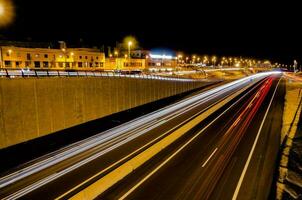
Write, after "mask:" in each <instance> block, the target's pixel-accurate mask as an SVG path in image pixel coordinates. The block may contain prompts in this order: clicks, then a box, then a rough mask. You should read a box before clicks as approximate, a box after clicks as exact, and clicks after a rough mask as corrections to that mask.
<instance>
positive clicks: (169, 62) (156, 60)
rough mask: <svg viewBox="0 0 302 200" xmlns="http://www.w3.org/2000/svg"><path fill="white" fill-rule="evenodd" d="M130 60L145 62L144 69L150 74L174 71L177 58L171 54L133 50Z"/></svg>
mask: <svg viewBox="0 0 302 200" xmlns="http://www.w3.org/2000/svg"><path fill="white" fill-rule="evenodd" d="M131 57H132V58H141V59H145V60H146V69H147V70H149V71H152V72H157V71H174V70H175V69H176V67H177V58H176V57H174V56H173V53H170V54H167V55H166V54H164V53H162V52H160V53H159V52H157V53H156V52H152V51H149V50H133V51H131Z"/></svg>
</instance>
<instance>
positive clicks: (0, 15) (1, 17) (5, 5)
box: [0, 0, 15, 28]
mask: <svg viewBox="0 0 302 200" xmlns="http://www.w3.org/2000/svg"><path fill="white" fill-rule="evenodd" d="M14 10H15V9H14V6H13V3H12V1H11V0H0V28H1V27H5V26H7V25H9V24H11V23H12V22H13V19H14V17H15V13H14Z"/></svg>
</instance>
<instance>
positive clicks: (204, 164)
mask: <svg viewBox="0 0 302 200" xmlns="http://www.w3.org/2000/svg"><path fill="white" fill-rule="evenodd" d="M217 150H218V148H216V149H215V150H214V151H213V152H212V153H211V155H210V156H209V157H208V159H207V160H206V161H205V162H204V163H203V165H202V166H201V167H204V166H206V164H207V163H208V162H209V161H210V159H211V158H212V157H213V156H214V154H215V153H216V151H217Z"/></svg>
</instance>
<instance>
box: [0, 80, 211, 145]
mask: <svg viewBox="0 0 302 200" xmlns="http://www.w3.org/2000/svg"><path fill="white" fill-rule="evenodd" d="M206 84H209V83H208V82H199V81H195V82H180V81H179V82H178V81H171V80H144V79H135V78H118V77H116V78H100V77H64V78H62V77H55V78H25V79H22V78H20V79H6V78H3V79H0V149H2V148H5V147H8V146H11V145H14V144H18V143H21V142H25V141H28V140H31V139H34V138H37V137H41V136H44V135H47V134H50V133H53V132H56V131H59V130H63V129H66V128H69V127H72V126H75V125H78V124H81V123H84V122H88V121H91V120H95V119H98V118H101V117H104V116H107V115H110V114H113V113H116V112H119V111H123V110H126V109H129V108H133V107H136V106H139V105H143V104H146V103H149V102H152V101H156V100H159V99H162V98H165V97H169V96H173V95H175V94H179V93H182V92H186V91H189V90H192V89H195V88H198V87H202V86H204V85H206Z"/></svg>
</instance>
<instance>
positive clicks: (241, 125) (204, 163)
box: [0, 75, 282, 199]
mask: <svg viewBox="0 0 302 200" xmlns="http://www.w3.org/2000/svg"><path fill="white" fill-rule="evenodd" d="M277 76H278V75H273V77H271V76H269V77H268V75H256V77H253V78H251V77H248V78H245V79H242V80H239V81H235V82H232V83H229V84H226V85H223V86H219V87H217V88H214V89H211V90H209V91H205V92H202V93H201V94H197V95H195V96H192V97H190V98H188V99H185V100H183V101H180V102H177V103H175V104H173V105H171V106H168V107H166V108H163V109H160V110H158V111H155V112H153V113H151V114H148V115H145V116H142V117H140V118H138V119H135V120H133V121H130V122H128V123H125V124H122V125H120V126H118V127H115V128H113V129H110V130H108V131H105V132H102V133H100V134H98V135H96V136H93V137H91V138H88V139H85V140H83V141H80V142H77V143H75V144H73V145H70V146H68V147H66V148H63V149H60V150H59V151H56V152H53V153H51V154H48V155H45V156H43V157H41V158H38V159H36V160H34V161H32V162H30V163H28V164H27V165H25V166H24V168H21V169H18V170H17V171H15V172H13V173H11V174H7V175H6V176H4V177H0V198H4V199H16V198H21V197H22V198H24V199H41V197H43V199H54V198H57V197H58V196H60V195H62V194H64V195H63V196H61V197H62V198H63V199H64V198H68V197H70V196H72V195H73V194H75V193H76V192H78V191H79V190H80V189H82V188H85V187H86V186H88V185H89V184H91V183H93V182H94V181H96V180H97V179H99V178H101V177H103V176H104V175H106V174H108V173H109V172H110V171H112V170H114V169H116V168H117V167H118V166H120V165H121V164H123V163H125V162H127V161H128V160H129V159H131V158H132V157H134V156H136V155H137V154H139V153H140V152H142V151H144V150H145V149H146V148H148V147H149V146H151V145H152V144H154V143H156V142H158V141H159V140H161V139H162V138H164V137H166V136H167V135H169V134H170V133H171V132H173V131H174V130H176V129H177V128H179V127H181V126H182V125H183V124H184V123H186V122H188V121H190V120H192V119H193V118H194V117H196V116H198V115H200V114H201V113H203V112H205V111H206V110H207V109H209V108H210V107H212V106H213V105H215V104H217V103H219V102H220V101H222V100H223V99H225V98H227V97H228V96H230V95H232V94H234V93H235V92H237V91H238V90H240V89H242V88H245V87H247V86H250V88H249V89H247V91H246V92H245V93H244V94H243V95H241V96H239V97H237V98H235V99H234V100H233V101H231V102H230V103H228V104H227V105H226V106H224V107H223V108H221V109H219V110H218V111H217V112H215V113H212V115H211V116H210V117H208V118H207V119H205V120H204V121H203V122H201V123H200V124H199V125H198V126H197V127H194V128H192V129H191V130H190V131H188V132H187V133H186V134H185V135H184V136H183V137H181V138H180V139H178V140H177V141H176V142H175V143H173V144H172V145H170V146H169V147H168V148H166V149H164V150H163V151H162V152H160V153H159V154H158V155H156V156H155V157H154V158H153V159H151V160H150V161H148V162H147V163H146V164H144V165H143V166H142V167H140V168H139V169H138V170H136V171H134V173H132V174H131V175H129V176H128V177H126V179H125V180H122V181H121V182H120V183H118V184H117V185H115V186H114V187H112V188H111V189H109V190H108V191H106V192H105V193H104V194H103V195H102V196H100V198H102V199H103V198H104V199H116V198H119V197H123V196H124V195H125V198H130V199H132V198H133V199H142V198H143V199H167V198H169V199H170V198H171V199H174V198H175V199H177V198H181V199H192V198H194V199H200V198H209V197H212V196H213V197H214V196H215V195H213V194H217V195H218V196H217V198H218V199H219V198H220V196H219V195H225V194H226V193H227V194H233V193H234V192H233V191H232V192H231V190H233V188H236V187H237V182H238V181H237V180H238V179H239V178H238V177H241V174H242V171H243V169H244V166H245V163H247V162H246V160H247V158H248V154H249V153H250V152H251V148H252V145H253V144H252V143H253V141H254V140H255V139H254V138H258V137H259V136H258V137H257V136H256V135H258V134H257V130H259V127H260V126H261V123H262V122H265V123H264V125H263V126H261V127H262V129H261V131H260V137H261V138H260V139H259V141H260V140H261V141H262V137H264V138H265V137H266V135H267V134H266V133H265V134H262V131H263V130H268V129H272V128H275V127H279V125H278V123H279V122H278V121H277V122H276V121H275V120H276V119H275V118H274V114H271V112H272V111H271V109H270V110H269V112H268V115H267V116H266V117H265V120H264V119H263V118H264V116H265V115H266V111H265V110H266V109H267V108H268V107H270V108H271V107H272V105H275V104H276V103H275V101H271V99H272V97H273V96H274V94H277V95H279V93H282V92H280V91H279V90H280V88H281V87H280V86H279V85H280V84H278V83H279V82H278V80H279V78H278V77H277ZM277 86H279V87H277ZM276 88H277V89H276ZM275 89H276V90H275ZM275 91H276V92H275ZM280 95H281V94H280ZM274 99H275V98H274ZM278 99H279V98H278ZM271 102H272V103H271ZM281 103H282V102H281ZM279 104H280V103H277V104H276V105H275V106H278V105H279ZM279 107H280V105H279ZM281 115H282V114H281V113H280V116H281ZM270 116H271V118H272V119H271V123H269V119H270ZM272 122H274V123H272ZM275 122H276V125H275ZM272 124H273V125H272ZM254 129H255V130H254ZM263 132H265V131H263ZM277 134H278V133H277ZM277 134H275V135H274V134H271V135H272V137H274V138H276V137H277V136H276V135H277ZM262 135H264V136H262ZM268 139H269V137H268ZM244 141H246V145H245V143H244ZM276 142H278V141H276ZM266 144H267V142H266V143H265V144H263V145H262V146H263V148H264V150H265V148H267V147H266ZM273 144H275V143H273ZM242 145H243V147H242ZM257 145H258V144H257ZM259 145H260V142H259ZM272 146H273V145H272ZM239 149H242V153H241V151H239ZM264 150H263V151H262V150H261V151H260V154H261V153H263V152H264ZM269 150H270V148H269ZM272 151H273V150H272ZM256 152H257V151H254V152H253V154H252V157H251V160H252V161H254V160H255V159H256V160H257V156H255V155H257V154H256ZM274 152H275V150H274V151H273V152H272V154H274ZM175 153H176V154H175ZM174 154H175V155H174ZM241 154H242V155H241ZM272 154H263V156H269V157H270V155H272ZM261 155H262V154H261ZM171 156H173V157H172V158H171V159H169V158H170V157H171ZM254 157H256V158H254ZM167 159H168V160H167ZM166 160H167V161H166ZM258 160H259V159H258ZM252 161H251V162H250V163H252ZM263 162H264V160H263V159H260V160H259V161H258V163H259V164H258V165H254V164H250V165H249V166H248V168H247V170H246V174H245V175H244V177H245V178H244V179H243V181H242V184H240V190H239V192H238V195H239V196H240V195H241V194H242V191H244V190H245V188H249V186H246V185H245V179H246V177H247V176H248V175H249V174H250V170H252V171H257V170H258V171H257V172H259V170H260V172H263V171H264V172H263V174H267V173H269V172H265V170H262V168H261V166H263V165H264V164H265V163H263ZM163 163H164V164H163ZM259 165H260V167H259ZM230 166H236V167H237V166H238V167H239V166H240V168H238V169H237V168H235V167H230ZM253 166H254V168H255V169H253ZM154 170H155V171H154ZM261 170H262V171H261ZM260 172H259V173H260ZM150 173H151V175H150ZM96 174H97V175H96ZM228 174H229V175H228ZM91 177H94V178H91ZM146 177H147V178H146ZM224 177H225V178H224ZM236 177H237V178H236ZM89 178H91V180H90V181H89V182H87V183H85V184H83V182H84V181H85V180H87V179H89ZM229 179H236V180H234V181H231V183H230V184H229V183H228V181H229ZM142 180H143V181H142ZM258 182H259V181H255V188H257V186H258V185H257V183H258ZM222 183H225V184H227V186H228V187H229V189H227V188H228V187H225V185H223V184H222ZM220 184H222V185H221V186H219V185H220ZM232 185H233V186H232ZM258 188H259V187H258ZM216 190H217V192H215V191H216ZM226 190H227V191H226ZM255 190H257V189H255ZM258 190H259V189H258ZM67 191H69V192H67ZM66 192H67V193H66ZM259 193H261V192H259Z"/></svg>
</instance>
